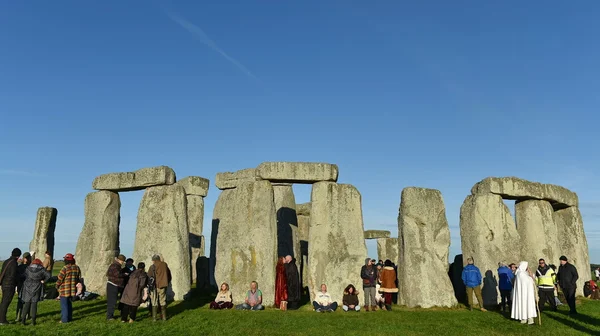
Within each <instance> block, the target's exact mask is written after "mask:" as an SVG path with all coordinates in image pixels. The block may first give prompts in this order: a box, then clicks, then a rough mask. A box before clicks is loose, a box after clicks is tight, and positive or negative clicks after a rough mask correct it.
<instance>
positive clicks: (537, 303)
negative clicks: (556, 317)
mask: <svg viewBox="0 0 600 336" xmlns="http://www.w3.org/2000/svg"><path fill="white" fill-rule="evenodd" d="M539 301H540V299H539V298H538V299H537V300H536V302H535V310H537V313H538V324H539V325H542V312H541V311H540V305H539Z"/></svg>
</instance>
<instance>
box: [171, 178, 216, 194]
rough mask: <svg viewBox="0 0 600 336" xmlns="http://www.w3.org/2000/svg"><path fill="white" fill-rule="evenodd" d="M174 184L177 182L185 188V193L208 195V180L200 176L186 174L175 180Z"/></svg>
mask: <svg viewBox="0 0 600 336" xmlns="http://www.w3.org/2000/svg"><path fill="white" fill-rule="evenodd" d="M176 184H179V185H180V186H182V187H183V189H185V194H186V195H196V196H202V197H206V195H208V188H209V186H210V181H209V180H208V179H205V178H203V177H200V176H188V177H185V178H183V179H181V180H179V181H177V183H176Z"/></svg>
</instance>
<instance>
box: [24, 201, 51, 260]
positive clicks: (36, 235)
mask: <svg viewBox="0 0 600 336" xmlns="http://www.w3.org/2000/svg"><path fill="white" fill-rule="evenodd" d="M57 214H58V211H57V210H56V209H55V208H51V207H43V208H39V209H38V211H37V217H36V219H35V229H34V231H33V239H32V240H31V243H29V251H32V252H35V257H36V258H40V259H42V260H43V258H44V253H46V251H48V252H50V253H51V255H52V256H53V257H54V230H55V229H56V215H57Z"/></svg>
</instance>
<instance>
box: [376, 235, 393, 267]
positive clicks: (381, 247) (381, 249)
mask: <svg viewBox="0 0 600 336" xmlns="http://www.w3.org/2000/svg"><path fill="white" fill-rule="evenodd" d="M377 259H378V260H383V261H385V260H386V259H389V260H391V261H392V262H393V263H394V264H398V238H377Z"/></svg>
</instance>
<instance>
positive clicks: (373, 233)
mask: <svg viewBox="0 0 600 336" xmlns="http://www.w3.org/2000/svg"><path fill="white" fill-rule="evenodd" d="M364 235H365V239H378V238H390V236H391V235H392V234H391V232H390V231H385V230H366V231H365V232H364Z"/></svg>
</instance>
